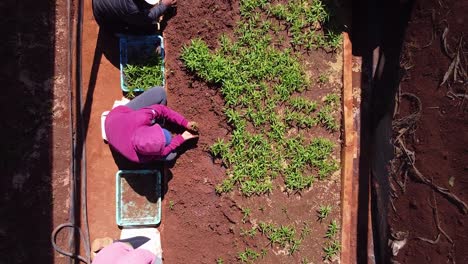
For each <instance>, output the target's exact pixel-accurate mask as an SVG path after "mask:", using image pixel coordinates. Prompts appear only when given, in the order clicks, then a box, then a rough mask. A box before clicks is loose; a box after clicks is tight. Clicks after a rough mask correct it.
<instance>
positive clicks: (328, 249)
mask: <svg viewBox="0 0 468 264" xmlns="http://www.w3.org/2000/svg"><path fill="white" fill-rule="evenodd" d="M340 250H341V245H340V242H338V241H336V240H334V241H332V242H330V243H328V244H327V245H326V246H325V247H324V248H323V252H324V253H325V255H324V256H323V260H327V261H331V260H332V259H333V257H335V256H336V255H338V253H339V252H340Z"/></svg>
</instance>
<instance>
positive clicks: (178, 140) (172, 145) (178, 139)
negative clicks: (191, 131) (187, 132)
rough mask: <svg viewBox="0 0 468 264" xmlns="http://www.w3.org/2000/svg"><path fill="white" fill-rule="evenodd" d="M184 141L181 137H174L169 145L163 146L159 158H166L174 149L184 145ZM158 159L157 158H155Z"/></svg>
mask: <svg viewBox="0 0 468 264" xmlns="http://www.w3.org/2000/svg"><path fill="white" fill-rule="evenodd" d="M184 141H185V139H184V137H182V135H176V136H175V137H173V138H172V139H171V143H169V145H167V146H165V147H164V149H163V151H162V153H161V157H166V156H167V155H169V154H170V153H171V152H174V151H175V150H176V148H178V147H179V146H180V145H182V143H184ZM157 159H159V157H158V158H157Z"/></svg>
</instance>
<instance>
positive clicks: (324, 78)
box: [317, 73, 330, 84]
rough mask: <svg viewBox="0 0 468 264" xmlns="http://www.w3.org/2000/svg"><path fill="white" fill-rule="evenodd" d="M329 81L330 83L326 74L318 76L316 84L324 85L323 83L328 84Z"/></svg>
mask: <svg viewBox="0 0 468 264" xmlns="http://www.w3.org/2000/svg"><path fill="white" fill-rule="evenodd" d="M329 81H330V78H329V77H328V75H327V74H326V73H322V74H320V75H319V77H318V78H317V82H318V83H320V84H325V83H328V82H329Z"/></svg>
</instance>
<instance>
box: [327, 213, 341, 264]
mask: <svg viewBox="0 0 468 264" xmlns="http://www.w3.org/2000/svg"><path fill="white" fill-rule="evenodd" d="M339 230H340V226H339V225H338V223H337V222H336V220H332V221H331V222H330V224H329V225H328V227H327V231H326V233H325V238H327V239H328V242H326V244H325V246H324V247H323V252H324V256H323V260H331V259H332V258H333V257H335V256H336V255H338V253H339V252H340V250H341V244H340V242H339V241H338V240H337V235H338V231H339Z"/></svg>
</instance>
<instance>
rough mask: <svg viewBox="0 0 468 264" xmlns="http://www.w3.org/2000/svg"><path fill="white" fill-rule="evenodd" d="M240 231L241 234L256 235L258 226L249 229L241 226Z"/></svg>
mask: <svg viewBox="0 0 468 264" xmlns="http://www.w3.org/2000/svg"><path fill="white" fill-rule="evenodd" d="M240 231H241V232H240V235H241V236H249V237H254V236H255V235H256V234H257V228H255V227H252V228H251V229H247V230H245V229H243V228H241V230H240Z"/></svg>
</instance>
